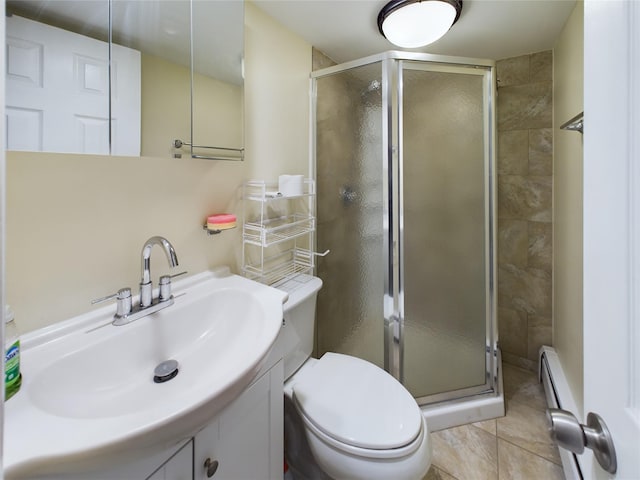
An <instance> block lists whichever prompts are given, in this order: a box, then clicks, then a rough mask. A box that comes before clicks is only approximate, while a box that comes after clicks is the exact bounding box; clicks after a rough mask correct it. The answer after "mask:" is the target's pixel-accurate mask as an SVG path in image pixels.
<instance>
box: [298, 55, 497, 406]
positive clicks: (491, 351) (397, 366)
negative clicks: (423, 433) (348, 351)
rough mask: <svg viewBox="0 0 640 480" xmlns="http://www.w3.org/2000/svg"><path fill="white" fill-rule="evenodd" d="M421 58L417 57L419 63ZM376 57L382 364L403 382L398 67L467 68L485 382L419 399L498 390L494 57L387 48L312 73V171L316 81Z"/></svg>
mask: <svg viewBox="0 0 640 480" xmlns="http://www.w3.org/2000/svg"><path fill="white" fill-rule="evenodd" d="M418 62H420V63H418ZM373 63H380V64H381V68H382V112H383V118H382V164H381V165H380V167H381V169H382V184H383V231H384V232H385V233H386V234H385V235H383V237H384V238H383V245H384V256H385V263H386V265H385V269H384V272H385V274H384V292H383V312H384V343H385V345H384V367H385V370H387V371H388V372H389V373H390V374H391V375H393V376H394V377H395V378H396V379H398V380H399V381H400V382H403V374H404V372H403V363H404V288H403V285H404V272H403V265H404V263H403V262H404V250H403V247H402V246H403V240H404V229H403V215H402V208H403V205H404V198H403V193H402V165H403V148H402V141H403V139H402V95H403V90H402V71H403V68H406V67H407V66H409V68H419V69H421V70H427V71H434V70H435V71H442V72H454V73H471V74H474V75H483V76H484V80H483V90H484V99H483V101H484V157H485V192H486V194H485V214H486V224H487V228H486V229H485V236H486V245H487V247H488V248H487V249H486V252H485V255H486V258H485V264H486V266H487V268H486V295H487V296H486V298H487V307H486V316H485V327H486V355H485V367H486V375H485V380H486V381H485V383H484V384H483V385H479V386H474V387H469V388H464V389H460V390H454V391H451V392H445V393H441V394H436V395H430V396H427V397H419V398H417V399H416V400H417V401H418V403H419V404H421V405H425V404H431V403H437V402H442V401H449V400H458V399H462V398H466V397H470V396H476V395H496V394H497V383H498V382H497V375H498V358H497V357H498V349H497V343H498V330H497V288H496V271H497V270H496V269H497V259H496V254H495V251H496V243H495V239H496V225H495V223H496V219H497V215H496V202H495V186H496V183H495V175H496V170H495V161H496V160H495V156H496V152H495V145H496V132H495V118H496V116H495V108H496V106H495V98H496V88H495V78H494V75H495V73H494V71H495V62H494V61H493V60H484V59H474V58H466V57H451V56H443V55H432V54H426V53H413V52H400V51H390V52H385V53H383V54H379V55H372V56H369V57H365V58H362V59H359V60H354V61H351V62H346V63H343V64H339V65H335V66H332V67H328V68H324V69H321V70H317V71H314V72H312V73H311V87H310V94H311V95H310V97H311V105H310V112H311V121H310V124H311V125H310V129H311V162H310V174H311V176H313V177H314V178H315V177H316V171H317V159H316V135H317V131H316V123H315V119H316V100H317V88H316V81H317V80H318V79H320V78H322V77H325V76H330V75H334V74H336V73H341V72H344V71H347V70H351V69H354V68H358V67H362V66H365V65H370V64H373Z"/></svg>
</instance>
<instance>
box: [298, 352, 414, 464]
mask: <svg viewBox="0 0 640 480" xmlns="http://www.w3.org/2000/svg"><path fill="white" fill-rule="evenodd" d="M301 377H302V378H300V379H299V381H296V382H295V383H294V385H293V392H292V393H293V394H292V398H293V400H294V403H295V405H296V407H297V409H298V411H299V413H300V414H301V417H302V418H303V421H304V422H305V424H307V426H308V427H309V428H310V429H312V430H314V432H315V433H316V435H318V436H319V437H322V438H323V440H324V441H326V442H327V443H330V444H332V445H333V446H334V447H335V448H339V449H341V450H344V451H348V452H350V453H352V454H355V455H361V456H366V457H376V458H393V457H398V456H403V455H408V454H410V453H412V452H413V451H415V450H416V449H417V448H418V447H419V446H420V444H421V443H422V438H423V435H424V430H425V429H426V426H425V425H424V419H423V418H422V412H421V411H420V408H419V407H418V405H417V403H416V402H415V400H414V398H413V397H412V396H411V394H410V393H409V392H408V391H407V390H406V389H405V388H404V387H403V386H402V385H401V384H400V383H399V382H398V381H397V380H396V379H394V378H393V377H392V376H391V375H389V374H388V373H387V372H385V371H384V370H382V369H381V368H379V367H377V366H375V365H374V364H372V363H369V362H367V361H365V360H362V359H359V358H356V357H351V356H348V355H341V354H337V353H326V354H325V355H323V357H322V358H321V359H320V360H318V361H317V362H315V364H314V365H313V367H312V368H310V369H308V370H307V371H306V372H305V373H304V375H301Z"/></svg>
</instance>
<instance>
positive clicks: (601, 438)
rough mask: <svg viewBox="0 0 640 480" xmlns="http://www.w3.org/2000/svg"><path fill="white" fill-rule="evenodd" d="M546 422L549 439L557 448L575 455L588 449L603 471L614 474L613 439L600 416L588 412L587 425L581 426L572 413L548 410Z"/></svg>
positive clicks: (615, 462)
mask: <svg viewBox="0 0 640 480" xmlns="http://www.w3.org/2000/svg"><path fill="white" fill-rule="evenodd" d="M547 420H548V421H549V425H550V428H549V430H550V431H551V437H552V438H553V439H554V440H555V442H556V443H557V444H558V446H559V447H562V448H564V449H566V450H569V451H571V452H573V453H577V454H581V453H582V452H584V447H587V448H590V449H591V450H593V454H594V456H595V457H596V460H598V463H599V464H600V466H601V467H602V468H603V469H604V470H606V471H607V472H609V473H616V470H617V469H618V462H617V460H616V449H615V447H614V446H613V438H612V437H611V433H610V432H609V429H608V428H607V425H606V424H605V423H604V420H602V417H600V415H598V414H596V413H593V412H589V414H588V415H587V424H586V425H581V424H580V422H578V419H577V418H576V417H575V415H574V414H573V413H571V412H569V411H567V410H560V409H558V408H549V409H547Z"/></svg>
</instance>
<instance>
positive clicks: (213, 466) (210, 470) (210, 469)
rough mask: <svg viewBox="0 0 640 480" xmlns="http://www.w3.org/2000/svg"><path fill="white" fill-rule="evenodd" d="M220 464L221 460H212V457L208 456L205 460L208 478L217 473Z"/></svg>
mask: <svg viewBox="0 0 640 480" xmlns="http://www.w3.org/2000/svg"><path fill="white" fill-rule="evenodd" d="M219 465H220V462H218V460H211V459H210V458H207V459H206V460H205V461H204V468H205V470H206V472H207V478H211V477H213V476H214V475H215V473H216V470H218V466H219Z"/></svg>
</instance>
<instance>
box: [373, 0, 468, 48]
mask: <svg viewBox="0 0 640 480" xmlns="http://www.w3.org/2000/svg"><path fill="white" fill-rule="evenodd" d="M460 12H462V0H393V1H391V2H389V3H387V4H386V5H385V6H384V8H383V9H382V10H381V11H380V14H379V15H378V30H380V33H381V34H382V35H383V36H384V37H385V38H386V39H387V40H389V41H390V42H391V43H393V44H394V45H397V46H398V47H402V48H417V47H424V46H425V45H429V44H430V43H433V42H435V41H436V40H438V39H439V38H441V37H442V36H443V35H444V34H445V33H447V32H448V31H449V29H450V28H451V26H452V25H453V24H454V23H456V21H457V20H458V18H460Z"/></svg>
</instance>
